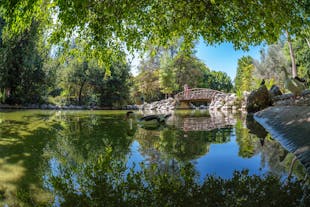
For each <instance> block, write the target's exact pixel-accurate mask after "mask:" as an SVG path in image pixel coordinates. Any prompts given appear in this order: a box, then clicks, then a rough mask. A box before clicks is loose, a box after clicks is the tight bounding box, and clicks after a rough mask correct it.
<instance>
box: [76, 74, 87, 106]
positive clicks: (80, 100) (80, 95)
mask: <svg viewBox="0 0 310 207" xmlns="http://www.w3.org/2000/svg"><path fill="white" fill-rule="evenodd" d="M85 82H86V81H85V80H84V81H83V82H82V84H81V87H80V91H79V100H78V101H79V105H81V102H82V91H83V87H84V85H85Z"/></svg>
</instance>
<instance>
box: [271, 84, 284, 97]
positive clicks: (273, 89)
mask: <svg viewBox="0 0 310 207" xmlns="http://www.w3.org/2000/svg"><path fill="white" fill-rule="evenodd" d="M269 94H270V96H271V98H273V97H276V96H281V95H282V92H281V90H280V88H279V87H278V86H276V85H272V86H271V88H270V90H269Z"/></svg>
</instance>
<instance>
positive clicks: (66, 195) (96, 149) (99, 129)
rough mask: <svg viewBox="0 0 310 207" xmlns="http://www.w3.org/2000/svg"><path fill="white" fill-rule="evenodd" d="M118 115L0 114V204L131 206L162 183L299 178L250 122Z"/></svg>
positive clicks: (286, 156) (182, 114) (187, 115)
mask: <svg viewBox="0 0 310 207" xmlns="http://www.w3.org/2000/svg"><path fill="white" fill-rule="evenodd" d="M125 113H126V111H43V110H25V111H0V204H1V205H7V206H38V205H41V206H96V205H95V204H94V203H92V204H90V203H88V202H89V201H91V202H97V201H98V203H100V202H101V201H99V200H100V199H103V200H105V201H107V200H110V201H111V199H112V198H118V197H120V194H121V195H122V196H124V197H126V198H131V199H132V200H133V199H134V198H137V197H138V196H139V193H141V191H139V189H140V190H141V189H142V188H143V189H142V190H143V191H145V189H150V188H152V186H157V184H158V182H162V180H165V179H166V178H165V176H167V175H170V176H171V175H172V177H169V179H168V178H167V179H166V181H167V184H168V186H165V187H166V188H169V185H171V186H172V185H174V184H175V183H177V181H178V179H179V177H182V179H183V178H184V179H183V180H182V182H181V184H180V183H179V184H180V185H181V186H182V183H186V181H188V182H189V181H191V182H192V184H193V183H196V184H197V185H202V184H203V183H204V181H205V179H206V178H208V176H210V175H213V176H214V177H220V178H222V179H231V178H233V177H234V176H236V172H235V171H236V170H237V171H242V170H245V171H243V172H241V173H245V174H248V175H250V176H255V175H258V177H260V176H264V175H266V174H268V173H272V174H273V175H276V176H278V177H280V178H281V180H282V181H283V180H286V178H287V177H288V174H291V175H292V177H293V178H296V179H303V177H304V176H305V175H306V171H305V169H304V167H303V166H302V165H301V164H300V163H298V162H297V163H296V164H295V165H294V168H292V169H291V168H290V166H291V163H292V160H293V158H294V155H293V154H291V153H289V152H287V151H286V150H285V149H284V148H283V147H281V145H280V144H279V143H278V142H277V141H276V140H274V139H273V138H272V137H271V136H270V135H269V134H268V133H267V132H266V131H265V130H264V129H263V128H262V127H261V126H260V125H259V124H257V123H256V122H255V121H254V120H253V118H252V117H250V116H248V117H244V115H243V116H242V115H232V114H223V113H220V112H217V113H209V112H208V111H197V110H196V111H175V112H173V114H172V116H171V117H169V119H168V120H167V124H166V125H161V126H158V127H147V128H144V127H143V126H139V125H138V123H137V122H136V121H135V119H130V120H125V119H124V117H125ZM136 116H137V117H141V116H142V114H141V113H140V114H139V113H138V112H137V115H136ZM162 173H164V174H165V175H163V174H162ZM160 175H163V177H160ZM135 176H137V177H135ZM139 176H140V177H143V179H140V177H139ZM156 176H159V178H160V179H159V178H158V179H157V178H156ZM155 178H156V180H155V181H154V179H155ZM150 179H151V180H150ZM148 181H149V182H148ZM174 181H175V182H174ZM156 182H157V183H156ZM150 183H151V184H150ZM129 184H130V186H128V185H129ZM179 184H177V185H176V186H179ZM196 184H193V185H196ZM107 186H108V187H107ZM171 186H170V187H171ZM179 187H180V186H179ZM128 188H132V189H135V192H136V193H135V196H134V197H130V195H129V194H128V191H127V190H126V189H128ZM98 189H100V190H98ZM111 189H113V192H112V191H111ZM166 190H167V189H166ZM167 191H168V190H167ZM94 192H97V194H95V193H94ZM99 192H101V193H99ZM116 192H118V193H119V194H117V193H116ZM154 192H158V189H157V190H156V189H152V194H154ZM192 193H193V192H192ZM103 194H104V195H103ZM106 194H107V195H111V194H113V196H110V197H104V196H105V195H106ZM114 194H115V195H114ZM82 195H83V196H84V197H83V196H82ZM98 195H100V196H98ZM143 196H145V195H143ZM179 196H180V195H179ZM181 197H182V196H181ZM96 199H97V200H96ZM123 199H125V198H123ZM169 199H172V198H169ZM178 199H179V198H178ZM127 200H130V199H127ZM117 202H119V201H115V202H114V204H115V203H117ZM145 202H147V201H145ZM77 203H78V204H77ZM98 203H97V204H98ZM101 204H103V203H101ZM136 204H137V203H135V205H136ZM98 206H101V205H98ZM116 206H117V205H116ZM142 206H143V205H142ZM168 206H169V205H168Z"/></svg>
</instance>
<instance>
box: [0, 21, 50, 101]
mask: <svg viewBox="0 0 310 207" xmlns="http://www.w3.org/2000/svg"><path fill="white" fill-rule="evenodd" d="M43 45H44V44H43V39H42V33H41V30H40V24H39V22H35V21H33V22H32V24H31V27H30V28H29V29H27V30H26V31H24V32H23V33H21V34H19V35H17V36H14V37H10V35H9V34H8V31H6V30H4V31H3V33H2V45H1V47H0V56H1V58H0V80H1V83H0V88H6V90H7V91H8V98H7V102H9V103H34V102H35V103H38V102H40V101H43V100H42V97H43V96H44V95H46V84H47V79H46V73H45V72H44V70H43V64H44V59H45V58H46V57H47V50H46V48H45V47H44V46H43Z"/></svg>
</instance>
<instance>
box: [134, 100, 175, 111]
mask: <svg viewBox="0 0 310 207" xmlns="http://www.w3.org/2000/svg"><path fill="white" fill-rule="evenodd" d="M138 108H139V109H140V110H154V111H170V110H174V109H175V108H176V100H175V99H173V98H168V99H164V100H161V101H155V102H153V103H144V104H142V105H140V106H138Z"/></svg>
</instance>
